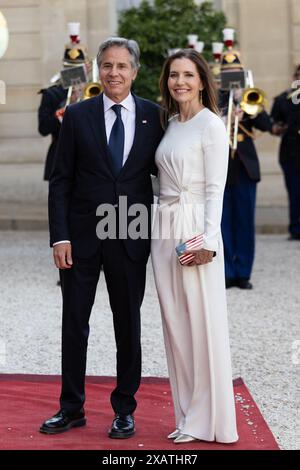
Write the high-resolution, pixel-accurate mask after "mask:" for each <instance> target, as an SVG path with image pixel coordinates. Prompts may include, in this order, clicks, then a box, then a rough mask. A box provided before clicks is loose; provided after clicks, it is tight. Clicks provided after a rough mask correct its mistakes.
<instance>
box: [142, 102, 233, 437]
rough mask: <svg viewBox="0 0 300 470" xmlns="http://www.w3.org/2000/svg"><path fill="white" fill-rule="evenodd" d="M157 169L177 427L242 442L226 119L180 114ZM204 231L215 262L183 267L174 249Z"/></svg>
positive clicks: (158, 246) (155, 252) (157, 272)
mask: <svg viewBox="0 0 300 470" xmlns="http://www.w3.org/2000/svg"><path fill="white" fill-rule="evenodd" d="M156 164H157V166H158V169H159V181H160V191H159V204H158V207H157V210H156V215H155V221H154V226H153V233H152V247H151V254H152V263H153V269H154V276H155V282H156V287H157V291H158V296H159V302H160V306H161V313H162V323H163V332H164V339H165V346H166V354H167V362H168V368H169V375H170V383H171V389H172V395H173V401H174V409H175V418H176V427H177V428H178V429H180V431H181V432H182V433H183V434H188V435H190V436H193V437H195V438H198V439H201V440H205V441H215V440H216V441H218V442H224V443H230V442H235V441H236V440H237V439H238V435H237V430H236V416H235V406H234V396H233V386H232V372H231V360H230V348H229V337H228V324H227V306H226V293H225V279H224V258H223V243H222V237H221V231H220V223H221V215H222V203H223V191H224V186H225V181H226V175H227V164H228V139H227V135H226V130H225V126H224V124H223V122H222V120H221V119H220V118H219V117H218V116H217V115H216V114H214V113H212V112H211V111H210V110H209V109H207V108H204V109H203V110H202V111H200V112H199V113H198V114H196V115H195V116H194V117H193V118H192V119H190V120H189V121H186V122H180V121H178V118H177V117H174V118H173V119H172V120H171V121H170V123H169V126H168V128H167V131H166V133H165V136H164V138H163V140H162V141H161V143H160V145H159V147H158V149H157V152H156ZM169 229H170V236H169V235H168V230H169ZM200 233H204V248H206V249H208V250H213V251H216V253H217V255H216V257H215V258H214V259H213V261H212V262H211V263H208V264H206V265H202V266H193V267H189V266H181V265H180V263H179V262H178V259H177V257H176V254H175V247H176V246H177V245H178V244H179V243H181V242H185V241H186V240H188V239H189V238H191V237H192V236H193V235H196V234H200Z"/></svg>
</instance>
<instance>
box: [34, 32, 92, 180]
mask: <svg viewBox="0 0 300 470" xmlns="http://www.w3.org/2000/svg"><path fill="white" fill-rule="evenodd" d="M74 28H75V29H74ZM68 29H69V35H70V43H69V44H67V45H66V46H65V51H64V57H63V67H64V68H69V67H74V66H76V65H79V64H83V63H87V61H88V56H87V50H86V47H85V46H83V45H82V44H80V38H79V32H80V23H68ZM71 33H72V34H71ZM67 93H68V90H67V89H64V88H63V87H62V84H61V80H60V76H59V74H58V75H57V78H56V80H55V82H54V84H53V85H51V86H49V87H48V88H42V89H41V90H40V91H39V94H41V95H42V97H41V104H40V107H39V110H38V130H39V133H40V134H41V135H42V136H44V137H46V136H48V135H51V144H50V147H49V149H48V153H47V157H46V162H45V169H44V180H46V181H49V179H50V175H51V172H52V168H53V163H54V156H55V151H56V147H57V142H58V136H59V131H60V127H61V120H62V119H61V118H60V117H59V116H58V115H56V112H57V111H58V110H59V109H62V108H63V107H64V106H65V104H66V99H67ZM77 97H78V88H76V89H74V90H73V93H72V96H71V99H70V103H73V102H76V100H77Z"/></svg>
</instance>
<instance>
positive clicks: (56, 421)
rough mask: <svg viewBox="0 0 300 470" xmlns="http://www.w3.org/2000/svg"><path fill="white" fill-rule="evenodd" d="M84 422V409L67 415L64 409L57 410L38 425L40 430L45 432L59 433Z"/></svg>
mask: <svg viewBox="0 0 300 470" xmlns="http://www.w3.org/2000/svg"><path fill="white" fill-rule="evenodd" d="M85 424H86V419H85V415H84V409H81V410H80V411H78V412H77V413H75V414H72V415H67V413H66V412H65V411H64V410H59V412H58V413H56V415H54V416H52V418H49V419H47V420H46V421H45V422H44V423H43V424H42V426H41V427H40V432H43V433H45V434H59V433H61V432H65V431H68V430H69V429H71V428H78V427H80V426H84V425H85Z"/></svg>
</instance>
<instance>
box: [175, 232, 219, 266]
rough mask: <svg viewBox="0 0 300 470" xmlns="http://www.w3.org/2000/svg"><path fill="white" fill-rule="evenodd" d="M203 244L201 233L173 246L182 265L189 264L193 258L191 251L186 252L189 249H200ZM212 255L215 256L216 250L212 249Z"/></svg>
mask: <svg viewBox="0 0 300 470" xmlns="http://www.w3.org/2000/svg"><path fill="white" fill-rule="evenodd" d="M202 246H203V233H202V234H201V235H196V236H195V237H193V238H191V239H190V240H187V241H186V242H184V243H181V244H180V245H177V246H176V248H175V251H176V254H177V256H178V259H179V262H180V264H182V265H183V266H184V265H185V264H189V263H191V262H192V261H193V259H194V258H195V255H194V254H193V253H186V252H187V251H190V250H200V249H201V248H202ZM214 256H216V252H215V251H214Z"/></svg>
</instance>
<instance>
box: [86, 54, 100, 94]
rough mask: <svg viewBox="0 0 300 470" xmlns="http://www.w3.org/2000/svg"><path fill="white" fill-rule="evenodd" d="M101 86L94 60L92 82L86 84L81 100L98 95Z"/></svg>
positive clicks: (94, 60)
mask: <svg viewBox="0 0 300 470" xmlns="http://www.w3.org/2000/svg"><path fill="white" fill-rule="evenodd" d="M101 92H102V86H101V85H100V83H99V72H98V66H97V61H96V59H93V60H92V81H91V82H89V83H87V84H86V86H85V88H84V90H83V95H82V96H83V98H82V99H83V100H87V99H89V98H93V97H94V96H98V95H100V93H101Z"/></svg>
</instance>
